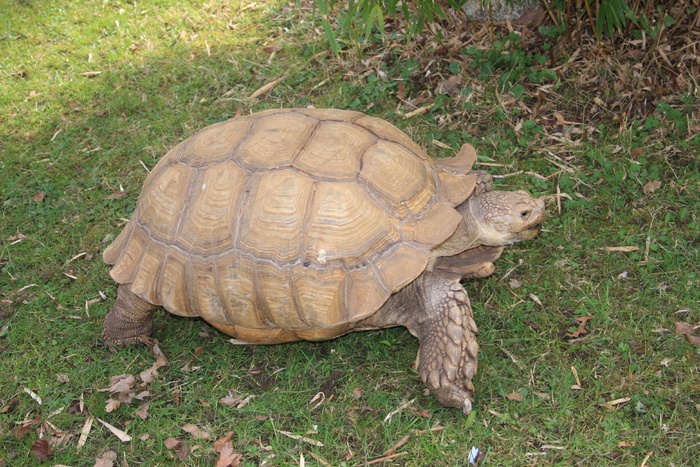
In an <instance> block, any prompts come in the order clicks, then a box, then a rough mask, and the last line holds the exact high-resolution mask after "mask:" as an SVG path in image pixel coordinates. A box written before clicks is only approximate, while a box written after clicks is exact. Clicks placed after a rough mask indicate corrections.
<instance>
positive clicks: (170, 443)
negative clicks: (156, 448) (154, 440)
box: [163, 438, 182, 451]
mask: <svg viewBox="0 0 700 467" xmlns="http://www.w3.org/2000/svg"><path fill="white" fill-rule="evenodd" d="M163 444H165V447H166V448H168V449H169V450H171V451H172V450H173V449H175V448H177V447H179V446H180V444H182V441H180V440H179V439H175V438H167V439H166V440H165V441H163Z"/></svg>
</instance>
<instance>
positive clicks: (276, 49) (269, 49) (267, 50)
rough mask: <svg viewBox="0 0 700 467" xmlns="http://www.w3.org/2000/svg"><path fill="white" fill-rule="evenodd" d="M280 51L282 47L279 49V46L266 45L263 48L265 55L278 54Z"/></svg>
mask: <svg viewBox="0 0 700 467" xmlns="http://www.w3.org/2000/svg"><path fill="white" fill-rule="evenodd" d="M280 50H282V47H280V46H279V45H266V46H265V47H263V52H265V53H266V54H271V53H272V52H279V51H280Z"/></svg>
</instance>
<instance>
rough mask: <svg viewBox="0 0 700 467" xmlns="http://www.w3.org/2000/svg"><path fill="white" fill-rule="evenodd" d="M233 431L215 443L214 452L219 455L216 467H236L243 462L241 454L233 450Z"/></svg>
mask: <svg viewBox="0 0 700 467" xmlns="http://www.w3.org/2000/svg"><path fill="white" fill-rule="evenodd" d="M232 437H233V431H229V432H228V433H226V435H225V436H224V437H223V438H220V439H218V440H216V441H215V442H214V450H215V451H216V452H218V453H219V459H218V460H217V461H216V467H236V466H237V465H238V464H240V462H241V457H243V456H242V455H241V454H238V453H237V452H235V451H234V450H233V442H231V438H232Z"/></svg>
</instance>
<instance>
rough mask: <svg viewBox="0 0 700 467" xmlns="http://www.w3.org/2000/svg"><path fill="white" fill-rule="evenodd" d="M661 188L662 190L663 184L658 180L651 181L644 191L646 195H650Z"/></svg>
mask: <svg viewBox="0 0 700 467" xmlns="http://www.w3.org/2000/svg"><path fill="white" fill-rule="evenodd" d="M659 188H661V182H660V181H658V180H651V181H649V182H647V184H646V185H644V188H643V190H644V193H646V194H649V193H653V192H655V191H656V190H658V189H659Z"/></svg>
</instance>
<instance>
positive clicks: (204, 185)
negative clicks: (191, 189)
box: [202, 183, 207, 191]
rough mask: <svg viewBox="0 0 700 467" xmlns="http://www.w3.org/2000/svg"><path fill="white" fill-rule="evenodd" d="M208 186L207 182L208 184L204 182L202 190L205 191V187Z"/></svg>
mask: <svg viewBox="0 0 700 467" xmlns="http://www.w3.org/2000/svg"><path fill="white" fill-rule="evenodd" d="M206 187H207V184H206V183H202V191H204V189H205V188H206Z"/></svg>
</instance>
